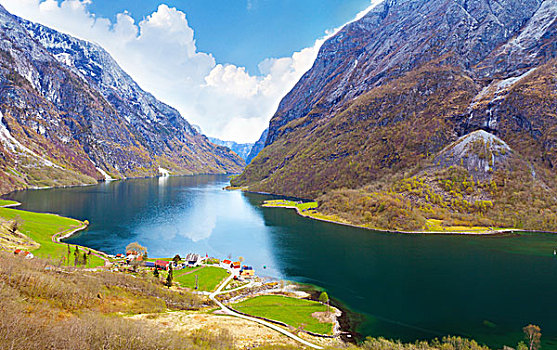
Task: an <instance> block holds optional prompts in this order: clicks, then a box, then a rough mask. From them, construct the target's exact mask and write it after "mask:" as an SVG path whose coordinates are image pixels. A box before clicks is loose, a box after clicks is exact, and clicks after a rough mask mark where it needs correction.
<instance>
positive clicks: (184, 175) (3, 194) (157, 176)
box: [0, 173, 238, 204]
mask: <svg viewBox="0 0 557 350" xmlns="http://www.w3.org/2000/svg"><path fill="white" fill-rule="evenodd" d="M217 175H227V176H232V175H238V174H231V173H213V174H211V173H199V174H169V175H167V176H162V175H161V174H158V175H156V176H138V177H124V178H112V179H111V180H107V179H102V180H97V182H96V183H91V184H87V183H83V184H76V185H62V186H43V187H38V186H29V187H27V188H20V189H14V190H12V191H10V192H0V197H3V196H9V195H10V194H12V193H16V192H22V191H30V190H33V191H34V190H52V189H57V188H79V187H90V186H97V185H100V184H102V183H111V182H117V181H126V180H138V179H157V178H160V177H181V176H183V177H186V176H217ZM20 204H21V203H20Z"/></svg>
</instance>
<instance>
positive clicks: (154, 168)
mask: <svg viewBox="0 0 557 350" xmlns="http://www.w3.org/2000/svg"><path fill="white" fill-rule="evenodd" d="M0 32H1V34H2V40H1V41H0V54H1V56H2V60H1V65H0V151H1V152H0V153H1V156H0V179H1V181H0V193H5V192H9V191H12V190H14V189H20V188H27V187H43V186H65V185H78V184H89V183H95V182H96V181H97V180H103V179H105V178H108V177H113V178H127V177H143V176H156V175H158V174H159V172H160V168H164V169H167V170H168V171H169V172H170V173H171V174H198V173H236V172H239V171H240V170H241V169H242V166H243V161H242V160H241V159H240V158H239V157H238V156H237V155H235V154H233V153H232V152H230V151H229V150H228V149H226V148H224V147H219V146H216V145H214V144H212V143H210V142H209V141H208V139H207V138H206V137H205V136H203V135H201V134H200V133H198V132H197V131H195V130H194V129H193V128H192V127H191V125H190V124H189V123H188V122H187V121H186V120H185V119H184V118H183V117H182V116H181V115H180V114H179V113H178V112H177V111H176V110H175V109H173V108H171V107H169V106H167V105H165V104H163V103H162V102H160V101H158V100H156V99H155V98H154V97H153V96H152V95H151V94H149V93H147V92H145V91H143V90H141V88H140V87H139V86H138V85H137V84H136V83H135V82H134V81H133V80H132V79H131V78H130V77H129V76H128V75H127V74H126V73H125V72H124V71H122V69H121V68H120V67H119V66H118V65H117V64H116V62H115V61H114V60H113V59H112V58H111V57H110V55H109V54H108V53H107V52H106V51H104V50H103V49H102V48H100V47H99V46H97V45H95V44H91V43H88V42H84V41H81V40H78V39H75V38H72V37H70V36H68V35H64V34H61V33H58V32H56V31H53V30H51V29H48V28H46V27H43V26H40V25H35V24H32V23H29V22H26V21H24V20H22V19H20V18H17V17H15V16H12V15H11V14H9V13H8V12H7V11H6V10H5V9H4V8H2V7H0Z"/></svg>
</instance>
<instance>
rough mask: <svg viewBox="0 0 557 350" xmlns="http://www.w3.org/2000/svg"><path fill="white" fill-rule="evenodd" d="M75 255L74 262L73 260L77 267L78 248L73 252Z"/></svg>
mask: <svg viewBox="0 0 557 350" xmlns="http://www.w3.org/2000/svg"><path fill="white" fill-rule="evenodd" d="M73 255H74V260H73V263H74V266H77V265H78V264H79V247H78V246H75V250H74V252H73Z"/></svg>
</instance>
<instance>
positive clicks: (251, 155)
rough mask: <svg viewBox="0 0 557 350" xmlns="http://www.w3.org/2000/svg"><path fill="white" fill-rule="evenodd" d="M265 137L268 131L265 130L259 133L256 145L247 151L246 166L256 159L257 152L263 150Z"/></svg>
mask: <svg viewBox="0 0 557 350" xmlns="http://www.w3.org/2000/svg"><path fill="white" fill-rule="evenodd" d="M267 135H269V129H268V128H267V129H265V130H264V131H263V133H261V136H260V137H259V140H257V142H256V143H254V144H253V146H252V148H251V150H250V151H249V154H248V156H247V158H246V164H250V163H251V161H252V160H253V158H255V157H257V155H258V154H259V152H261V150H263V148H265V141H267Z"/></svg>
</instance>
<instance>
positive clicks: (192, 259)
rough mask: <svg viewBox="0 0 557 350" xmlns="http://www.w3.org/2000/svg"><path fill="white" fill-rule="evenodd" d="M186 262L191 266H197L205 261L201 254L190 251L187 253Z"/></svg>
mask: <svg viewBox="0 0 557 350" xmlns="http://www.w3.org/2000/svg"><path fill="white" fill-rule="evenodd" d="M185 260H186V264H187V265H188V266H189V267H196V266H199V265H200V264H201V263H202V262H203V258H202V257H201V255H199V254H195V253H189V254H188V255H186V259H185Z"/></svg>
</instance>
